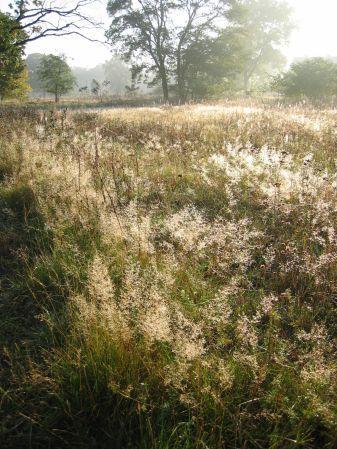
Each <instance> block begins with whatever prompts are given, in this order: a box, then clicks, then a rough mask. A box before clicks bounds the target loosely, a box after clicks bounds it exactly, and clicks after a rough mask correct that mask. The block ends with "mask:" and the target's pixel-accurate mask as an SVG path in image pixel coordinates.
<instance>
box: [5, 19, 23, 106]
mask: <svg viewBox="0 0 337 449" xmlns="http://www.w3.org/2000/svg"><path fill="white" fill-rule="evenodd" d="M14 25H15V22H14V21H13V19H12V18H10V17H9V16H8V15H6V14H4V13H2V12H0V36H1V38H0V99H1V100H3V99H4V98H13V97H14V98H21V97H23V96H25V94H26V92H27V91H28V90H29V87H28V85H27V82H26V71H25V64H24V61H23V58H22V55H23V49H22V47H21V46H20V45H18V41H20V40H21V39H22V37H23V36H24V35H25V33H24V32H23V31H21V30H20V29H17V28H15V26H14Z"/></svg>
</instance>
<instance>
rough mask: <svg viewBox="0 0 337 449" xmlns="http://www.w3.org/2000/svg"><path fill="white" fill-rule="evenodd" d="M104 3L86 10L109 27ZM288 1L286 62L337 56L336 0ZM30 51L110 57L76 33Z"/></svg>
mask: <svg viewBox="0 0 337 449" xmlns="http://www.w3.org/2000/svg"><path fill="white" fill-rule="evenodd" d="M55 1H57V0H55ZM9 3H10V2H9V1H8V0H0V8H1V9H2V10H3V9H7V6H8V4H9ZM106 3H107V0H100V3H95V4H94V5H93V6H92V7H90V8H89V10H88V12H89V13H90V15H91V16H93V17H95V18H97V19H99V20H100V21H102V22H103V23H104V24H105V27H108V24H109V17H108V15H107V13H106ZM288 3H289V4H290V5H291V6H292V7H293V10H294V19H295V23H296V25H297V29H296V30H295V31H294V32H293V34H292V36H291V39H290V42H289V45H288V46H287V47H286V48H284V54H285V55H286V56H287V58H288V62H289V63H290V62H291V61H292V60H293V59H295V58H297V57H311V56H336V57H337V0H320V1H319V2H317V0H288ZM95 38H97V39H100V40H103V39H104V33H103V31H102V32H96V33H95ZM29 53H54V54H60V53H64V54H66V55H67V57H68V62H69V63H70V65H72V66H82V67H94V66H95V65H97V64H100V63H103V62H105V61H106V60H107V59H109V58H110V57H111V50H110V48H109V47H108V46H106V45H103V44H99V43H91V42H88V41H86V40H85V39H82V38H79V37H76V36H67V37H64V38H62V37H59V38H46V39H43V40H40V41H37V42H34V43H31V44H29V45H27V48H26V54H29Z"/></svg>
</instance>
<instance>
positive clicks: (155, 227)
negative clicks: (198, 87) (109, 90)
mask: <svg viewBox="0 0 337 449" xmlns="http://www.w3.org/2000/svg"><path fill="white" fill-rule="evenodd" d="M335 118H336V115H335V114H333V113H331V112H329V111H325V112H318V111H314V110H301V109H295V108H293V109H282V108H281V109H277V108H274V109H267V110H265V109H263V108H261V109H259V108H257V109H250V110H245V109H242V108H239V109H236V108H233V107H231V108H227V109H226V110H223V109H222V108H221V107H220V106H215V107H213V108H207V107H190V108H185V109H184V108H172V109H152V110H147V109H140V110H123V111H115V112H102V113H101V114H99V115H97V114H74V115H71V116H65V115H64V114H49V113H48V114H43V113H39V112H30V111H29V110H26V111H25V112H24V113H23V112H22V111H21V112H20V111H19V112H15V111H7V112H4V113H2V115H1V117H0V119H1V124H0V126H1V141H0V146H1V147H0V151H1V154H2V155H3V157H2V159H1V162H0V182H1V187H0V214H1V215H0V243H1V245H0V279H1V284H0V286H1V301H0V313H1V317H2V322H1V326H0V344H1V349H0V350H1V353H0V357H1V358H0V388H1V396H0V418H1V419H0V422H1V425H0V436H1V438H0V447H3V448H6V449H10V448H13V449H14V448H21V447H22V448H27V447H32V448H40V447H41V448H42V447H43V448H46V447H52V448H54V447H55V448H62V447H79V448H92V447H99V448H105V447H106V448H108V447H109V448H110V447H114V448H118V447H120V448H125V447H133V448H140V447H141V448H158V449H159V448H160V449H163V448H170V449H171V448H204V447H209V448H220V447H226V448H227V447H228V448H241V447H242V448H243V447H245V448H248V447H249V448H250V447H252V448H253V447H254V448H255V447H256V448H261V447H262V448H295V447H296V448H297V447H305V448H318V447H320V448H321V447H326V448H332V447H335V446H336V444H337V441H336V430H337V417H336V324H337V323H336V297H335V295H336V273H337V271H336V256H335V254H336V245H337V240H336V237H335V232H336V200H335V188H336V187H335V186H336V179H335V171H336V170H335V168H336V167H335V154H334V148H335V147H336V143H337V141H336V132H335V126H334V123H335Z"/></svg>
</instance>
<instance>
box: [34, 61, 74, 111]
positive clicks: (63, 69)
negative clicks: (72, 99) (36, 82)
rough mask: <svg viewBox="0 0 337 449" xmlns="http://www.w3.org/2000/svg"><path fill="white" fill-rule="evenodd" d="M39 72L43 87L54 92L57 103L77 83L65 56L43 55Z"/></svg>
mask: <svg viewBox="0 0 337 449" xmlns="http://www.w3.org/2000/svg"><path fill="white" fill-rule="evenodd" d="M38 73H39V78H40V80H41V82H42V85H43V87H44V88H45V90H46V92H48V93H52V94H54V96H55V102H56V103H57V102H58V101H59V99H60V96H61V95H64V94H66V93H67V92H69V91H71V90H72V88H73V87H74V85H75V77H74V75H73V74H72V71H71V68H70V67H69V66H68V64H67V62H66V60H65V57H64V56H55V55H47V56H43V58H42V60H41V64H40V66H39V69H38Z"/></svg>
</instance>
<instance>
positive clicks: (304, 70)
mask: <svg viewBox="0 0 337 449" xmlns="http://www.w3.org/2000/svg"><path fill="white" fill-rule="evenodd" d="M274 89H275V90H277V91H278V92H280V93H282V94H284V95H286V96H290V97H291V96H297V97H298V96H301V95H304V96H306V97H308V98H314V99H318V98H324V97H328V96H331V95H336V94H337V64H336V63H334V62H332V61H330V60H328V59H324V58H310V59H305V60H304V61H299V62H296V63H294V64H293V65H292V66H291V68H290V70H289V71H288V72H286V73H284V74H283V75H280V76H279V77H277V78H276V79H275V81H274Z"/></svg>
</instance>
